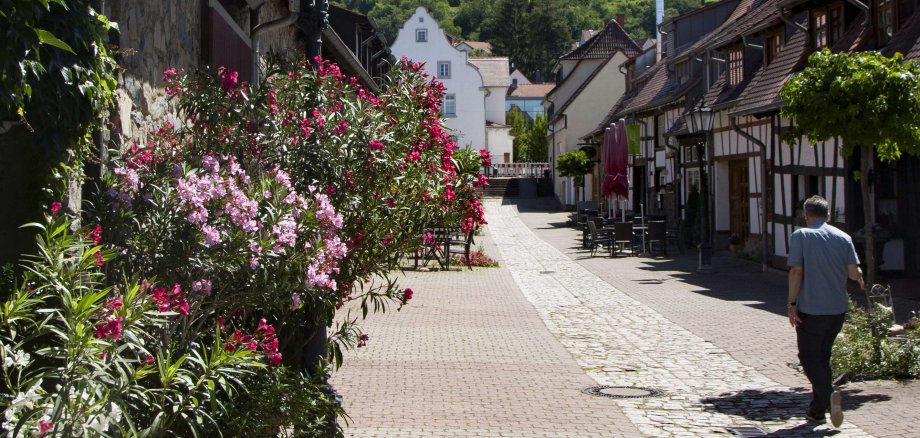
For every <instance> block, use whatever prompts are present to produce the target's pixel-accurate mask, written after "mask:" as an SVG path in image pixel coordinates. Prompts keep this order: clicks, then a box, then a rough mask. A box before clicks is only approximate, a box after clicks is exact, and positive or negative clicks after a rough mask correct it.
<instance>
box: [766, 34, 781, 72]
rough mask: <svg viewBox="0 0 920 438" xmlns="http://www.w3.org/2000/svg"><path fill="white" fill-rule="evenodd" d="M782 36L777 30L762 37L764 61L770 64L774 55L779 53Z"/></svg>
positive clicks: (774, 57)
mask: <svg viewBox="0 0 920 438" xmlns="http://www.w3.org/2000/svg"><path fill="white" fill-rule="evenodd" d="M782 41H783V40H782V37H781V36H780V33H779V32H776V33H773V34H770V35H767V36H766V37H764V57H765V59H764V62H765V63H766V64H767V65H770V63H771V62H773V60H774V59H776V56H777V55H779V49H780V47H782Z"/></svg>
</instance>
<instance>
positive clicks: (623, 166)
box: [602, 119, 629, 199]
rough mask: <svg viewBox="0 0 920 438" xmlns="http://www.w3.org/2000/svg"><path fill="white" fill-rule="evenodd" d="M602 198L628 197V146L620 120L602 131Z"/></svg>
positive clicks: (623, 125) (623, 123)
mask: <svg viewBox="0 0 920 438" xmlns="http://www.w3.org/2000/svg"><path fill="white" fill-rule="evenodd" d="M603 146H604V184H603V187H602V189H603V193H604V196H610V195H611V194H613V195H616V196H617V198H618V199H619V198H626V197H628V196H629V177H628V174H627V165H628V150H627V149H628V145H627V141H626V121H625V120H623V119H620V121H619V122H617V123H616V124H612V123H611V124H610V127H609V128H607V129H605V130H604V145H603Z"/></svg>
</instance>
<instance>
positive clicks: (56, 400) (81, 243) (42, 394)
mask: <svg viewBox="0 0 920 438" xmlns="http://www.w3.org/2000/svg"><path fill="white" fill-rule="evenodd" d="M51 211H52V213H51V215H48V216H47V217H46V219H47V220H46V223H45V224H33V226H35V227H37V228H39V230H40V232H39V234H38V249H39V251H38V255H37V256H34V257H32V258H31V259H29V260H27V261H26V263H25V267H26V268H27V269H26V271H25V273H24V274H23V277H22V279H21V280H20V281H17V282H15V283H14V284H9V285H5V286H7V287H9V288H10V289H11V293H10V297H9V300H8V301H6V302H5V303H4V305H3V306H2V307H0V318H2V322H3V324H2V327H0V342H2V345H0V347H2V348H0V357H2V361H3V368H2V370H3V377H4V379H3V391H2V392H3V395H4V397H3V399H2V404H3V406H4V407H5V411H4V418H3V424H2V427H3V429H4V430H5V431H6V432H8V433H9V435H10V436H19V435H26V434H35V435H38V436H45V435H49V436H50V435H54V436H74V435H104V434H113V435H115V434H117V435H143V434H150V435H159V434H162V433H163V432H165V431H173V432H176V433H196V431H200V430H213V429H214V428H215V427H216V425H214V424H210V423H207V420H208V419H209V418H210V416H209V415H208V412H212V413H213V412H214V411H215V409H214V407H213V405H210V406H211V407H210V408H209V407H208V406H209V405H207V404H201V402H204V401H215V402H216V401H217V400H218V399H219V398H220V397H226V396H227V395H228V394H230V393H232V392H233V391H235V390H237V389H241V388H235V387H234V386H235V385H234V383H235V382H238V379H239V377H240V376H243V375H246V374H251V373H253V372H254V371H255V370H257V369H259V368H262V367H265V366H266V364H271V363H273V358H272V356H271V354H270V350H269V349H267V348H265V347H262V350H259V349H258V348H256V349H252V348H250V349H236V350H234V349H227V348H223V345H222V342H223V341H222V339H224V338H226V334H225V333H224V332H222V329H221V327H220V326H219V325H216V324H213V321H212V324H211V326H210V327H208V329H207V333H206V336H202V337H200V338H198V340H193V341H190V342H187V343H181V342H172V341H170V340H169V339H168V338H164V334H168V333H170V332H171V331H174V330H176V329H177V328H178V327H180V326H181V325H182V323H183V320H182V317H181V315H182V314H183V313H187V312H188V301H187V300H186V299H185V297H184V296H183V295H182V292H181V288H180V286H179V285H174V286H172V287H171V288H167V287H164V286H160V285H159V284H160V283H158V282H156V281H154V280H152V279H151V280H149V281H147V280H144V281H140V282H137V281H134V280H128V281H121V282H112V283H108V282H106V279H105V275H104V273H103V269H105V267H106V265H107V264H108V263H109V262H111V261H112V259H113V257H114V256H115V252H114V251H113V250H112V249H103V246H101V245H100V244H101V239H102V235H103V234H104V232H105V231H104V229H103V228H102V227H100V226H99V225H95V226H88V227H86V228H84V229H82V230H78V231H76V232H73V231H71V230H72V226H73V222H72V219H71V218H69V217H67V216H64V215H62V214H59V211H60V208H59V207H58V206H57V205H52V208H51ZM259 330H260V331H261V332H263V333H264V332H266V331H268V330H270V326H267V325H266V326H265V327H264V328H263V327H260V328H259ZM203 340H208V341H213V342H203ZM228 342H229V340H228ZM191 418H194V419H201V420H203V421H202V422H198V423H196V422H194V421H188V420H189V419H191Z"/></svg>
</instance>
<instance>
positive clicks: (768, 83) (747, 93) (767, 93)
mask: <svg viewBox="0 0 920 438" xmlns="http://www.w3.org/2000/svg"><path fill="white" fill-rule="evenodd" d="M792 20H793V21H795V22H796V23H801V24H803V25H804V24H805V23H807V22H808V13H807V11H806V12H802V13H799V14H798V15H796V16H795V17H792ZM809 53H810V44H809V41H808V32H807V31H803V30H801V29H795V33H794V34H793V35H792V36H791V37H789V39H788V40H787V41H786V44H785V45H784V46H783V48H782V49H781V50H780V51H779V54H778V55H777V56H776V59H774V60H773V62H771V63H770V65H767V66H766V67H762V68H760V69H759V70H758V71H757V73H756V74H755V75H754V77H753V78H751V82H750V83H749V84H748V86H747V87H746V89H745V90H744V93H742V94H741V96H739V98H738V101H739V102H741V103H740V104H739V105H737V106H736V107H735V108H734V109H733V111H732V115H741V114H755V113H757V112H761V111H769V110H774V109H776V108H779V106H780V105H782V100H781V99H780V98H779V92H780V90H781V89H782V88H783V84H784V83H786V79H788V78H789V75H791V74H792V73H794V72H796V71H798V70H799V68H801V66H802V63H803V61H804V60H805V58H806V57H807V56H808V54H809Z"/></svg>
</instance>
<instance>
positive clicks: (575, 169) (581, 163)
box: [556, 149, 594, 187]
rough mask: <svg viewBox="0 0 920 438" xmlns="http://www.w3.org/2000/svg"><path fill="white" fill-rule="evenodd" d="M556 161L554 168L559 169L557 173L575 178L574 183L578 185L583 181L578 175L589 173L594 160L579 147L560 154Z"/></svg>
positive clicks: (582, 183) (581, 184)
mask: <svg viewBox="0 0 920 438" xmlns="http://www.w3.org/2000/svg"><path fill="white" fill-rule="evenodd" d="M557 161H558V162H557V164H556V170H558V171H559V175H561V176H567V177H572V178H575V185H576V186H578V187H581V186H583V185H584V183H585V182H584V180H583V179H581V178H579V177H581V176H585V175H587V174H588V173H591V169H593V168H594V162H592V161H591V159H590V158H588V155H587V154H585V152H584V151H583V150H581V149H575V150H573V151H568V152H566V153H564V154H562V155H560V156H559V159H558V160H557Z"/></svg>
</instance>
